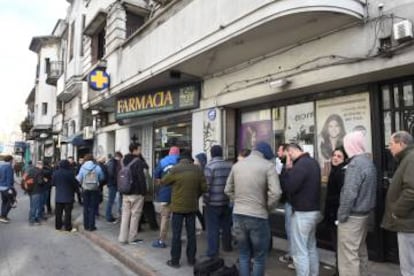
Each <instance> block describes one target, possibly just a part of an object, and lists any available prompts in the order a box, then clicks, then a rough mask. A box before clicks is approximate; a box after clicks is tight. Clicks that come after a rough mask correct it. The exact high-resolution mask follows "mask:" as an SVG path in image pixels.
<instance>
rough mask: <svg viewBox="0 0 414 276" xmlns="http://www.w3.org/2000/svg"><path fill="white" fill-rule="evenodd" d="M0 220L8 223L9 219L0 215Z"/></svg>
mask: <svg viewBox="0 0 414 276" xmlns="http://www.w3.org/2000/svg"><path fill="white" fill-rule="evenodd" d="M0 222H2V223H9V219H8V218H5V217H0Z"/></svg>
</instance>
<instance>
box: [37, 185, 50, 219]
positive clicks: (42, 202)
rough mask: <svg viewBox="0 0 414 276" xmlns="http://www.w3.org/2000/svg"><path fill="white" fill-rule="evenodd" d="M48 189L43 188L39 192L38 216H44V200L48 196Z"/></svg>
mask: <svg viewBox="0 0 414 276" xmlns="http://www.w3.org/2000/svg"><path fill="white" fill-rule="evenodd" d="M48 193H49V191H48V190H44V191H42V192H41V193H40V209H39V211H40V214H39V218H41V219H42V218H44V217H45V206H46V201H47V196H48Z"/></svg>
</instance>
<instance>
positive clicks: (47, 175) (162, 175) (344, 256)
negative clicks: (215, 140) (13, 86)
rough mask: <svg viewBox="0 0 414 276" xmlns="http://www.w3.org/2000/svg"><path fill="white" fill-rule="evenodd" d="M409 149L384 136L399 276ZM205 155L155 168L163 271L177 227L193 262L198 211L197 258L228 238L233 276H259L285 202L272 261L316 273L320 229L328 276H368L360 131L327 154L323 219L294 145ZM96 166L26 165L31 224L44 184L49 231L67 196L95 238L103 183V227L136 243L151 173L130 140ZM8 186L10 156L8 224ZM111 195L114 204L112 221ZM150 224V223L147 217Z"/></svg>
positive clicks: (172, 153) (405, 140)
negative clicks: (329, 254)
mask: <svg viewBox="0 0 414 276" xmlns="http://www.w3.org/2000/svg"><path fill="white" fill-rule="evenodd" d="M413 147H414V140H413V137H412V136H411V135H410V134H409V133H408V132H405V131H400V132H396V133H394V134H393V135H392V136H391V138H390V142H389V149H390V151H391V153H392V155H393V156H394V157H395V158H396V159H397V161H398V164H399V166H398V169H397V171H396V173H395V175H394V178H393V180H392V183H391V185H390V188H389V191H388V195H387V199H386V206H385V214H384V219H383V223H382V226H383V227H384V228H385V229H387V230H390V231H395V232H397V234H398V243H399V250H400V265H401V273H402V275H403V276H406V275H411V274H410V273H412V271H414V253H413V252H414V237H413V235H414V234H413V233H414V228H413V227H414V223H413V221H414V215H413V208H412V206H414V205H413V202H414V196H413V195H414V182H413V181H414V175H413V173H414V170H412V168H413V167H412V165H413V162H414V155H413V154H414V150H413ZM210 156H211V160H209V161H207V158H206V155H205V154H204V153H201V154H197V155H196V159H195V160H193V158H192V156H191V155H190V153H189V152H185V151H183V152H181V151H180V149H179V148H178V147H176V146H173V147H171V148H170V150H169V154H168V155H167V156H166V157H164V158H163V159H161V160H160V161H159V164H157V166H156V169H155V171H154V182H155V185H156V186H157V187H159V191H158V192H157V197H156V200H157V201H158V202H160V205H161V210H160V217H161V221H160V234H159V238H158V239H156V240H155V241H153V244H152V245H153V247H154V248H166V247H168V246H170V247H171V250H170V255H171V256H170V259H169V260H168V261H167V265H169V266H171V267H173V268H179V267H180V259H181V234H182V227H183V222H185V228H186V234H187V250H186V258H187V262H188V264H190V265H194V264H195V263H196V260H197V241H196V217H197V214H198V215H199V216H201V221H202V222H203V223H204V222H205V225H206V231H207V235H206V237H207V238H206V239H207V245H208V246H207V250H206V252H205V253H204V254H202V255H203V256H205V257H206V258H211V259H213V258H217V257H218V256H220V247H221V250H223V251H231V250H233V248H232V247H233V246H232V239H236V241H237V247H238V250H239V269H240V275H242V276H245V275H246V276H247V275H255V276H256V275H264V271H265V269H266V259H267V255H268V252H269V250H268V249H269V243H270V240H271V232H270V222H269V214H270V213H271V212H272V211H273V210H274V209H275V207H276V206H277V204H278V203H283V204H284V209H285V228H286V234H287V237H288V242H289V250H288V252H287V254H286V255H284V256H281V257H280V259H279V260H280V261H282V262H284V263H287V265H288V266H289V267H290V268H291V269H294V270H295V271H296V275H299V276H302V275H303V276H308V275H319V256H318V251H317V246H316V229H317V226H318V224H319V223H320V222H323V223H324V224H325V225H326V227H328V229H329V235H330V236H331V240H332V246H333V248H334V249H335V252H336V256H337V265H336V271H335V275H341V276H342V275H345V276H348V275H349V276H354V275H368V254H367V247H366V241H365V240H366V236H367V232H368V227H369V215H370V214H371V212H372V211H373V210H374V208H375V203H376V193H377V191H376V189H377V186H378V185H377V172H376V168H375V165H374V163H373V161H372V157H371V155H369V154H368V153H367V152H366V148H365V145H364V137H363V134H362V133H361V132H358V131H356V132H351V133H348V134H347V135H346V136H345V137H344V138H343V146H340V147H337V148H335V149H334V150H333V152H332V153H331V157H330V160H331V169H330V174H329V178H328V183H327V195H326V199H325V209H324V210H323V212H321V206H320V201H321V198H320V194H321V169H320V167H319V163H318V162H317V161H316V160H315V159H314V158H312V157H311V156H310V155H309V154H308V153H306V152H304V150H303V149H302V147H301V146H300V145H298V144H295V143H290V144H283V145H280V147H279V148H278V151H277V156H275V155H274V153H273V151H272V148H271V147H270V145H269V144H268V143H266V142H258V143H257V144H256V146H255V147H254V149H253V150H252V151H251V152H250V151H248V150H243V151H241V152H240V155H239V157H238V160H237V162H236V163H234V164H233V163H232V162H229V161H226V160H224V157H223V149H222V147H221V146H220V145H214V146H213V147H212V148H211V150H210ZM101 161H102V162H100V163H101V164H99V162H95V161H94V159H93V156H92V155H86V156H84V161H83V164H81V165H80V166H79V167H77V168H76V165H75V163H74V162H73V160H62V161H60V163H59V165H58V167H57V169H56V170H55V171H54V172H53V173H52V171H51V169H50V168H49V167H48V166H45V164H44V163H43V162H41V161H38V162H36V164H35V166H28V167H27V168H26V169H25V173H24V174H23V185H22V186H23V188H24V189H25V191H26V192H27V193H28V195H29V197H30V211H29V223H30V224H31V225H36V224H40V223H41V221H42V220H43V219H44V217H45V212H50V211H51V210H48V208H47V207H48V202H47V201H48V198H49V199H50V188H49V187H52V186H53V187H55V189H56V196H55V216H56V220H55V227H56V230H59V231H62V230H63V231H74V230H73V227H72V222H71V220H72V218H71V212H72V209H73V204H74V202H75V195H76V194H77V193H81V195H82V198H78V201H79V203H82V204H83V210H84V211H83V226H84V228H85V230H87V231H95V230H97V228H96V225H95V218H96V216H97V215H98V213H97V210H98V209H99V202H100V197H101V195H102V187H103V185H106V186H107V188H108V201H107V206H106V209H105V210H106V211H105V219H106V220H107V221H108V222H109V223H114V222H119V221H120V231H119V237H118V240H119V242H120V243H122V244H137V243H140V242H142V239H141V238H140V237H139V224H140V220H141V218H142V217H143V213H145V211H144V202H145V196H146V195H147V193H148V185H147V184H148V183H147V181H151V180H149V179H148V177H147V176H148V169H149V166H148V164H147V163H146V161H145V159H144V158H143V156H142V154H141V145H140V144H139V143H132V144H131V145H130V146H129V153H128V154H126V155H125V156H122V154H121V153H119V152H118V153H115V156H114V157H111V158H110V160H109V161H108V162H106V163H104V160H101ZM194 161H195V162H194ZM13 185H14V178H13V171H12V158H11V157H6V158H5V160H4V162H3V163H2V164H0V192H1V196H2V205H1V216H0V222H2V223H7V222H8V221H9V219H8V214H9V212H10V210H11V208H12V207H13V204H14V201H13V197H12V196H10V195H11V194H12V193H13V192H11V191H13V190H14V188H13ZM14 193H15V191H14ZM117 194H118V195H119V196H118V197H119V198H121V200H120V201H121V202H122V203H121V204H120V205H119V207H118V206H117V208H116V213H117V214H115V215H114V213H113V209H114V208H113V207H114V205H115V198H116V196H117ZM200 198H202V199H203V205H204V206H205V208H204V211H203V214H201V213H200V210H199V199H200ZM151 205H152V203H151ZM150 209H151V208H150ZM153 209H154V206H153V205H152V210H153ZM120 210H121V211H120ZM151 213H153V211H152V212H151ZM146 215H147V216H148V214H146ZM149 216H152V215H151V214H150V215H149ZM117 217H118V218H117ZM150 220H154V221H155V223H156V220H155V219H151V218H150ZM170 223H171V228H172V237H171V238H170V241H171V242H170V244H169V242H168V232H169V230H168V229H169V225H170ZM155 229H157V228H155V227H154V230H155ZM232 229H233V233H232ZM220 235H221V243H220Z"/></svg>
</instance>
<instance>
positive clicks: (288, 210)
mask: <svg viewBox="0 0 414 276" xmlns="http://www.w3.org/2000/svg"><path fill="white" fill-rule="evenodd" d="M291 224H292V205H290V203H288V202H286V203H285V231H286V237H287V241H288V244H289V251H288V254H289V256H292V246H291V244H292V242H291V241H290V236H291V232H292V230H291Z"/></svg>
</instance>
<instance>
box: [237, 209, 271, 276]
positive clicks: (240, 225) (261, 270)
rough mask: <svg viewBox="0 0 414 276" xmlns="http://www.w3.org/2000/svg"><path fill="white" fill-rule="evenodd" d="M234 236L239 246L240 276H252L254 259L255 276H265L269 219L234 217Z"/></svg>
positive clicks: (268, 241) (253, 273)
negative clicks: (251, 264) (251, 261)
mask: <svg viewBox="0 0 414 276" xmlns="http://www.w3.org/2000/svg"><path fill="white" fill-rule="evenodd" d="M233 228H234V234H235V236H236V239H237V242H238V245H239V262H240V276H250V259H251V258H254V264H253V272H252V274H251V275H253V276H263V275H264V274H265V268H266V257H267V253H268V249H269V243H270V225H269V220H268V219H263V218H257V217H250V216H245V215H238V214H235V215H234V221H233Z"/></svg>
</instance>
